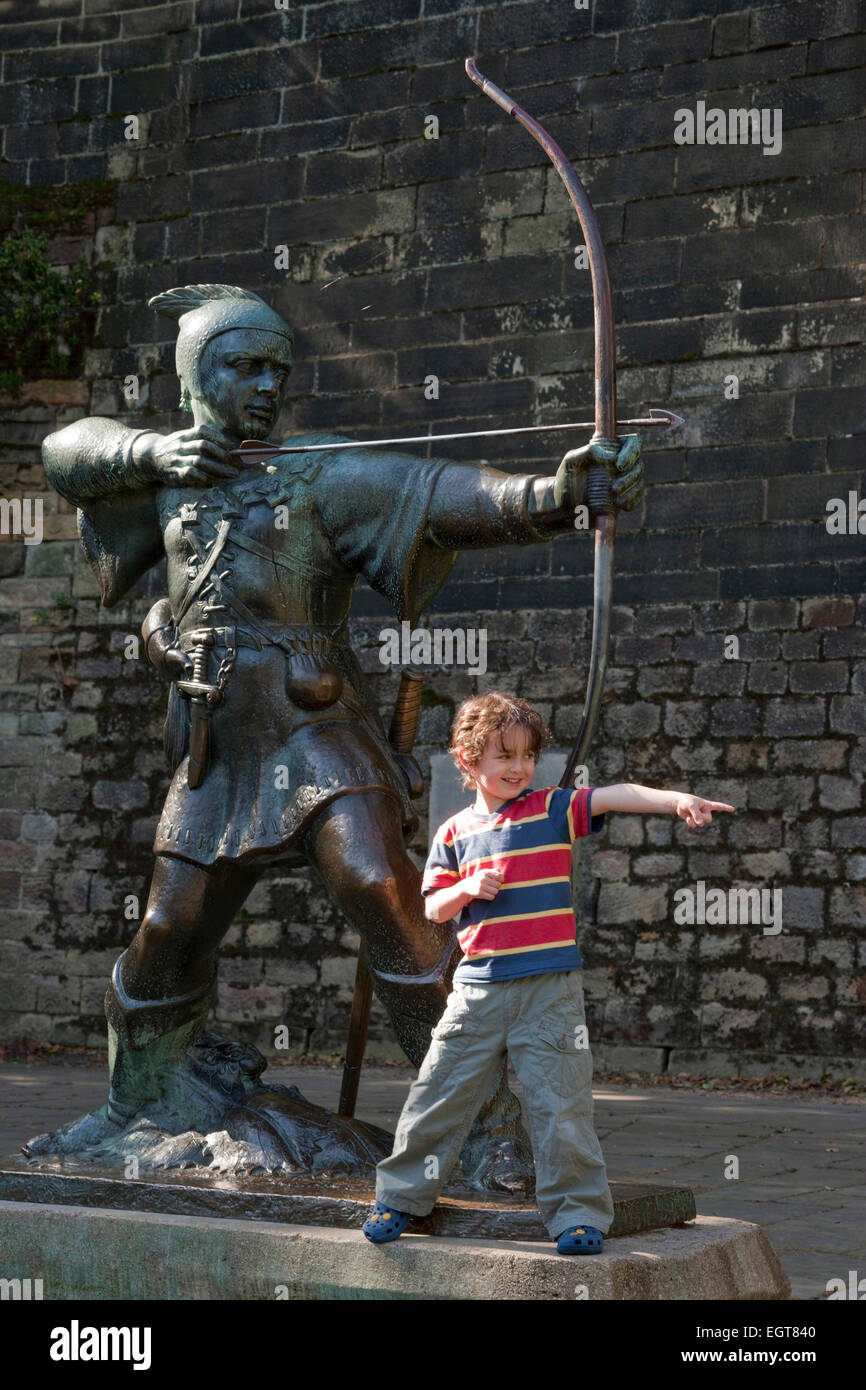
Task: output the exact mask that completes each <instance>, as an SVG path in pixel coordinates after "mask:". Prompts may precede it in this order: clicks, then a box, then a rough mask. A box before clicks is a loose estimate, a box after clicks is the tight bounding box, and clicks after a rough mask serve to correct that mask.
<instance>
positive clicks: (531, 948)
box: [421, 787, 604, 982]
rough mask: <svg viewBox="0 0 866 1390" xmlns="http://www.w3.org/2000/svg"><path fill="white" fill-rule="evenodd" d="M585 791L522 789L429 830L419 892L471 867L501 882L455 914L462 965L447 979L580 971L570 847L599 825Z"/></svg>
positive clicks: (449, 883)
mask: <svg viewBox="0 0 866 1390" xmlns="http://www.w3.org/2000/svg"><path fill="white" fill-rule="evenodd" d="M592 792H593V788H592V787H580V788H579V789H578V790H577V791H574V792H571V791H568V790H567V788H565V787H546V788H544V789H543V790H541V791H533V789H532V788H531V787H530V788H528V789H527V790H526V791H524V792H521V793H520V795H519V796H513V797H512V798H511V799H510V801H506V802H504V803H503V804H502V805H501V806H500V807H499V810H498V811H493V812H490V813H489V814H487V813H483V812H478V811H476V810H474V808H473V807H471V806H468V807H467V808H466V809H465V810H464V811H458V813H457V815H456V816H452V818H451V819H450V820H448V821H445V823H444V825H440V827H439V829H438V830H437V831H436V835H435V838H434V840H433V844H432V845H431V846H430V853H429V855H428V856H427V864H426V866H425V869H424V878H423V880H422V883H421V892H422V893H423V894H424V896H425V897H426V896H427V894H428V893H432V892H434V891H435V890H436V889H439V888H451V887H452V886H453V885H454V884H455V883H458V882H459V881H460V879H464V878H468V877H469V876H470V875H471V874H473V873H475V871H476V870H477V869H498V870H499V872H500V873H501V874H502V875H503V877H504V882H503V884H502V887H501V888H500V890H499V892H498V893H497V895H496V897H495V898H494V899H493V900H492V902H488V901H487V900H486V899H484V898H474V899H473V900H472V902H470V903H468V904H467V905H466V907H464V909H463V911H462V913H461V915H460V923H459V927H458V932H457V940H458V941H459V943H460V946H461V948H462V950H463V959H462V960H461V961H460V964H459V965H458V967H457V970H456V972H455V975H454V978H455V980H466V981H473V980H474V981H476V982H477V981H481V980H513V979H516V978H517V977H518V976H523V975H542V974H545V973H547V972H548V971H553V970H580V969H581V968H582V965H583V962H582V960H581V958H580V952H579V951H578V949H577V941H576V936H577V924H576V922H575V920H574V909H573V907H572V902H571V845H572V842H573V841H574V840H576V839H578V838H579V837H580V836H582V835H589V834H595V833H596V832H597V831H600V830H602V829H603V827H604V816H603V815H600V816H593V815H592V813H591V810H590V804H591V801H592Z"/></svg>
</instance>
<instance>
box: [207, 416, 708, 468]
mask: <svg viewBox="0 0 866 1390" xmlns="http://www.w3.org/2000/svg"><path fill="white" fill-rule="evenodd" d="M682 423H683V417H682V416H681V415H675V414H674V413H673V411H672V410H651V411H650V413H649V416H648V417H646V418H645V419H639V420H617V422H616V427H617V429H640V430H646V429H652V428H653V426H656V427H658V428H660V429H677V428H678V427H679V426H680V425H681V424H682ZM594 428H595V422H594V421H593V420H575V421H572V422H571V423H569V424H563V425H517V426H516V427H515V428H514V429H507V430H468V431H464V432H463V433H462V434H415V435H409V436H406V437H404V438H402V439H346V440H343V441H341V442H340V443H339V444H289V445H285V444H267V443H261V444H260V443H257V442H256V440H255V439H245V440H244V441H243V443H242V444H239V445H238V447H237V448H236V449H232V450H231V452H230V453H229V458H240V459H244V458H251V457H255V458H265V457H268V458H272V457H276V456H277V455H278V454H315V453H331V452H332V450H334V449H381V448H383V447H384V446H385V445H389V444H438V443H439V442H440V441H441V442H450V441H451V440H452V439H499V438H501V436H502V435H506V434H544V433H547V434H552V433H553V432H555V431H556V430H591V429H594Z"/></svg>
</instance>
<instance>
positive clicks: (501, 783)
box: [460, 724, 536, 811]
mask: <svg viewBox="0 0 866 1390" xmlns="http://www.w3.org/2000/svg"><path fill="white" fill-rule="evenodd" d="M460 761H461V763H462V764H463V766H464V767H465V768H466V771H467V772H468V773H469V774H470V776H471V777H472V778H473V780H474V782H475V787H476V809H477V810H480V809H481V807H482V806H484V807H486V809H487V810H488V811H495V810H497V809H498V808H499V807H500V806H501V805H502V803H503V802H504V801H510V800H511V798H512V797H513V796H519V795H520V793H521V792H523V791H526V788H527V787H528V786H530V784H531V782H532V779H533V777H534V776H535V762H536V754H535V753H534V752H533V751H532V745H531V740H530V736H529V731H528V730H527V729H524V728H523V727H522V726H521V725H519V724H510V725H509V726H508V727H507V728H505V729H503V730H502V731H501V732H500V733H497V734H491V735H490V736H489V738H488V739H487V742H486V743H485V745H484V752H483V753H482V755H481V757H480V758H479V759H478V762H477V763H468V762H466V760H465V759H464V758H463V756H462V755H461V758H460Z"/></svg>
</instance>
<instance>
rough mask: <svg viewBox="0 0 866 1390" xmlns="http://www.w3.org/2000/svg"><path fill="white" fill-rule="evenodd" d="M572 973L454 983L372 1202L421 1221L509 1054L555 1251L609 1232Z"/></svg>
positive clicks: (576, 975)
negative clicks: (586, 1233)
mask: <svg viewBox="0 0 866 1390" xmlns="http://www.w3.org/2000/svg"><path fill="white" fill-rule="evenodd" d="M585 1024H586V1018H585V1014H584V1001H583V985H582V983H581V979H580V971H578V970H560V971H556V972H550V973H548V974H546V975H527V976H525V977H524V978H522V979H517V980H497V981H493V982H488V983H483V984H464V983H462V982H460V981H455V984H454V989H453V991H452V993H451V994H450V995H449V997H448V1002H447V1003H446V1006H445V1012H444V1013H443V1015H442V1017H441V1019H440V1020H439V1022H438V1023H437V1025H436V1027H435V1028H434V1029H433V1033H432V1039H433V1040H432V1042H431V1044H430V1050H429V1052H428V1053H427V1056H426V1057H425V1058H424V1061H423V1063H422V1065H421V1070H420V1072H419V1073H418V1079H417V1081H415V1082H413V1084H412V1087H411V1089H410V1091H409V1095H408V1097H407V1099H406V1104H405V1105H404V1106H403V1111H402V1114H401V1116H400V1121H399V1124H398V1126H397V1133H396V1135H395V1136H394V1150H393V1152H392V1154H391V1156H390V1158H386V1159H384V1160H383V1162H382V1163H380V1164H379V1165H378V1167H377V1169H376V1197H377V1199H378V1200H379V1201H380V1202H384V1203H385V1204H386V1206H389V1207H390V1206H393V1207H394V1208H395V1209H396V1210H397V1211H405V1212H410V1213H411V1214H412V1215H413V1216H426V1215H427V1213H428V1212H430V1211H432V1210H433V1207H434V1206H435V1204H436V1199H437V1197H438V1196H439V1193H440V1191H441V1189H442V1187H443V1186H444V1184H445V1182H446V1181H447V1180H448V1175H449V1173H450V1172H451V1169H452V1168H453V1166H454V1164H455V1162H456V1161H457V1157H458V1155H459V1153H460V1150H461V1149H462V1147H463V1143H464V1141H465V1139H466V1136H467V1134H468V1133H469V1130H470V1128H471V1126H472V1122H473V1120H474V1119H475V1116H476V1115H477V1114H478V1111H479V1110H480V1108H481V1106H482V1104H483V1102H484V1100H485V1098H486V1096H487V1095H488V1094H489V1092H490V1088H491V1086H492V1085H493V1082H494V1080H495V1078H496V1073H497V1070H498V1068H499V1067H500V1065H501V1062H502V1058H503V1056H504V1054H505V1053H506V1052H507V1053H508V1055H509V1056H510V1058H511V1061H512V1063H513V1066H514V1070H515V1071H516V1073H517V1076H518V1078H519V1080H520V1083H521V1085H522V1086H523V1097H524V1099H523V1106H524V1113H525V1114H526V1116H527V1119H528V1121H529V1129H530V1134H531V1137H532V1151H533V1154H534V1156H535V1177H536V1201H537V1203H538V1210H539V1212H540V1213H541V1218H542V1220H543V1221H544V1224H545V1226H546V1227H547V1229H548V1231H549V1232H550V1235H551V1239H553V1240H556V1238H557V1236H559V1235H561V1234H562V1232H563V1231H564V1230H567V1229H568V1227H569V1226H582V1225H588V1226H596V1227H597V1228H598V1230H600V1231H602V1232H605V1231H607V1230H608V1229H609V1228H610V1226H611V1223H612V1222H613V1202H612V1200H611V1195H610V1188H609V1187H608V1185H607V1175H606V1172H605V1164H604V1156H603V1154H602V1151H601V1145H600V1144H599V1142H598V1139H597V1137H596V1134H595V1130H594V1129H593V1124H592V1054H591V1052H590V1049H589V1047H588V1045H586V1033H585Z"/></svg>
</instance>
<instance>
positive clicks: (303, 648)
mask: <svg viewBox="0 0 866 1390" xmlns="http://www.w3.org/2000/svg"><path fill="white" fill-rule="evenodd" d="M203 633H207V634H208V636H207V637H204V638H203V636H202V634H203ZM259 634H261V635H259ZM259 634H257V633H255V632H248V631H247V630H246V629H245V628H242V627H232V626H230V625H226V626H221V627H211V626H209V625H205V624H201V625H200V626H199V627H195V628H189V629H188V630H187V631H186V632H182V633H180V635H179V637H178V646H179V647H180V650H181V651H182V652H194V651H195V649H196V647H198V646H199V645H200V644H201V642H202V641H206V642H207V644H208V646H213V647H229V648H231V647H249V648H251V649H252V650H253V651H257V652H260V651H262V650H263V649H264V648H265V647H280V648H282V650H283V651H284V652H285V653H286V655H287V656H324V655H325V654H326V652H328V651H330V650H331V649H332V648H333V647H335V646H347V645H348V644H347V643H345V642H338V641H337V640H336V639H337V633H336V631H335V630H325V629H324V628H318V627H310V625H309V624H304V625H303V626H301V625H299V626H291V627H285V626H282V627H280V628H279V629H277V630H275V632H274V633H273V634H272V635H269V636H266V635H265V634H264V633H263V631H262V629H261V628H260V629H259Z"/></svg>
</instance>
